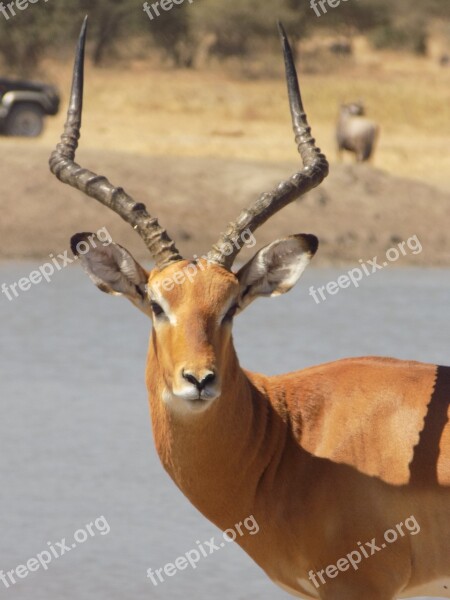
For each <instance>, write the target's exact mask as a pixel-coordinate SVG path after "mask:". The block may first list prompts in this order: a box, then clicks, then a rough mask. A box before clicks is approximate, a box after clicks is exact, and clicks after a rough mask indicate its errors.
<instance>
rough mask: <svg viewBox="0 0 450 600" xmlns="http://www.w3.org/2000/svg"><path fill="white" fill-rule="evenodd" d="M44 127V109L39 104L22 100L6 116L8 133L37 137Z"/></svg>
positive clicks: (6, 131)
mask: <svg viewBox="0 0 450 600" xmlns="http://www.w3.org/2000/svg"><path fill="white" fill-rule="evenodd" d="M43 127H44V111H43V110H42V108H41V107H40V106H39V105H38V104H33V103H31V102H21V103H20V104H17V105H16V106H13V108H12V109H11V112H10V113H9V115H8V117H7V118H6V123H5V133H6V135H13V136H20V137H37V136H38V135H40V134H41V133H42V129H43Z"/></svg>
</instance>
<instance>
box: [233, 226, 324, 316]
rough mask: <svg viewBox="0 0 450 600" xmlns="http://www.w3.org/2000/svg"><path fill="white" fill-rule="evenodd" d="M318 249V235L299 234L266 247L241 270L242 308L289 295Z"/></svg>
mask: <svg viewBox="0 0 450 600" xmlns="http://www.w3.org/2000/svg"><path fill="white" fill-rule="evenodd" d="M318 246H319V240H318V239H317V238H316V236H315V235H310V234H305V233H299V234H297V235H290V236H289V237H287V238H283V239H281V240H276V241H275V242H272V243H271V244H269V245H268V246H265V247H264V248H262V249H261V250H259V252H257V253H256V254H255V256H254V257H253V258H252V259H251V260H250V261H249V262H248V263H247V264H246V265H244V266H243V267H242V269H240V271H238V273H237V278H238V280H239V283H240V286H241V293H240V296H239V309H240V310H242V309H243V308H245V307H246V306H247V305H248V304H250V302H253V300H255V298H257V297H258V296H278V295H280V294H284V293H286V292H288V291H289V290H290V289H291V288H292V287H294V285H295V284H296V283H297V281H298V280H299V278H300V275H301V274H302V273H303V271H304V270H305V268H306V267H307V266H308V264H309V262H310V260H311V259H312V257H313V256H314V254H315V253H316V251H317V248H318Z"/></svg>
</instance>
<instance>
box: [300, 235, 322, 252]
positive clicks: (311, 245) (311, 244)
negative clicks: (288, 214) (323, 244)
mask: <svg viewBox="0 0 450 600" xmlns="http://www.w3.org/2000/svg"><path fill="white" fill-rule="evenodd" d="M303 239H304V240H305V242H306V244H307V246H308V250H309V252H311V254H312V255H313V256H314V254H315V253H316V252H317V249H318V247H319V238H317V237H316V236H315V235H313V234H312V233H305V234H303Z"/></svg>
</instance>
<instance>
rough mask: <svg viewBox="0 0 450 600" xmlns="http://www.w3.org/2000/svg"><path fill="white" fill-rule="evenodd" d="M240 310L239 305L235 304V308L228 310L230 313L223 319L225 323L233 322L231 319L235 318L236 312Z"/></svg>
mask: <svg viewBox="0 0 450 600" xmlns="http://www.w3.org/2000/svg"><path fill="white" fill-rule="evenodd" d="M237 309H238V305H237V304H233V306H232V307H231V308H229V309H228V312H227V313H226V315H225V316H224V318H223V322H226V321H231V319H232V318H233V317H234V315H235V314H236V311H237Z"/></svg>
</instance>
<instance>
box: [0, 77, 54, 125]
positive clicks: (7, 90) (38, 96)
mask: <svg viewBox="0 0 450 600" xmlns="http://www.w3.org/2000/svg"><path fill="white" fill-rule="evenodd" d="M59 103H60V97H59V94H58V92H57V90H56V88H54V87H53V86H51V85H48V84H44V83H37V82H33V81H20V80H14V79H5V78H0V132H1V133H2V134H4V135H12V136H23V137H36V136H38V135H40V134H41V132H42V129H43V127H44V116H46V115H56V114H57V112H58V110H59Z"/></svg>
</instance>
